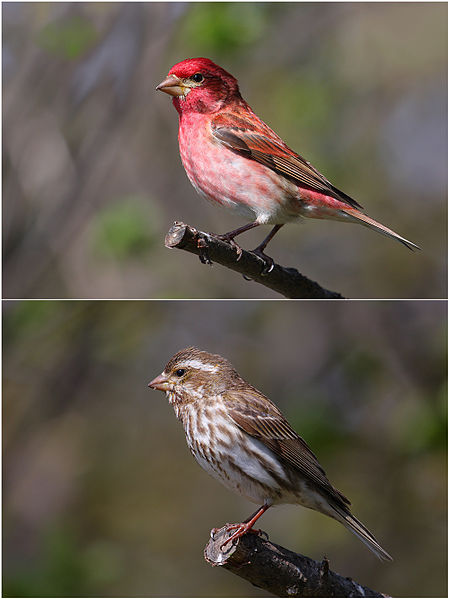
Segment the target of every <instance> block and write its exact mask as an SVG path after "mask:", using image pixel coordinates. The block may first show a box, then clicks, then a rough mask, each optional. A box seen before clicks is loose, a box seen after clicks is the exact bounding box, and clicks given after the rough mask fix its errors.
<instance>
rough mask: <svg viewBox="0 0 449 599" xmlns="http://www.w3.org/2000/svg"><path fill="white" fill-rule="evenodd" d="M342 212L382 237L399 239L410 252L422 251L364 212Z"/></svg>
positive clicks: (347, 209) (350, 210)
mask: <svg viewBox="0 0 449 599" xmlns="http://www.w3.org/2000/svg"><path fill="white" fill-rule="evenodd" d="M340 210H341V212H343V213H344V214H347V215H348V216H350V217H352V218H353V219H355V220H356V221H358V222H359V223H360V224H361V225H365V227H368V228H370V229H374V230H375V231H377V232H378V233H381V234H382V235H386V236H387V237H392V238H393V239H397V240H398V241H400V242H401V243H403V244H404V245H405V247H407V248H408V249H409V250H412V251H414V250H420V249H421V248H420V247H419V246H418V245H416V244H415V243H412V242H411V241H409V240H408V239H405V237H401V236H400V235H398V234H397V233H395V232H394V231H392V230H391V229H389V228H388V227H385V225H381V224H380V223H378V222H377V221H375V220H374V219H373V218H370V217H369V216H367V215H366V214H364V213H363V212H360V210H356V209H354V208H342V209H340Z"/></svg>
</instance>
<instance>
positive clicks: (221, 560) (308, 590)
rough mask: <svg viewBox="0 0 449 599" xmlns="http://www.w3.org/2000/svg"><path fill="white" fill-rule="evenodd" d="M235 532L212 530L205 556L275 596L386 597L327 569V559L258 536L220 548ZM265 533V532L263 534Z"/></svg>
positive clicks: (254, 535) (213, 563) (209, 560)
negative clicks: (287, 547) (318, 559)
mask: <svg viewBox="0 0 449 599" xmlns="http://www.w3.org/2000/svg"><path fill="white" fill-rule="evenodd" d="M233 532H234V531H233V530H232V531H228V530H227V527H226V526H223V528H220V529H213V530H212V531H211V538H210V539H209V542H208V543H207V545H206V547H205V549H204V557H205V559H206V561H207V562H208V563H209V564H212V566H221V567H223V568H225V569H226V570H229V571H230V572H232V573H233V574H237V576H241V577H242V578H244V579H245V580H248V581H249V582H251V583H252V584H253V585H254V586H256V587H259V588H262V589H265V590H266V591H269V592H270V593H272V594H273V595H276V596H278V597H389V595H383V594H381V593H378V592H377V591H373V590H371V589H369V588H368V587H364V586H362V585H361V584H359V583H357V582H355V581H354V580H352V579H351V578H346V577H344V576H341V575H340V574H337V573H336V572H332V570H329V562H328V560H327V559H326V558H324V559H323V561H322V562H316V561H314V560H313V559H310V558H309V557H305V556H304V555H301V554H299V553H293V551H290V550H288V549H285V548H284V547H281V546H280V545H276V544H275V543H271V542H270V541H268V539H265V538H262V536H260V535H257V534H246V535H244V536H242V537H240V539H237V540H236V541H234V542H233V543H234V544H233V543H230V544H228V545H226V546H225V547H223V549H222V545H223V543H224V542H225V541H226V539H228V538H229V537H230V536H231V535H232V533H233ZM262 534H265V533H262Z"/></svg>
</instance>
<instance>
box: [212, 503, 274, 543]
mask: <svg viewBox="0 0 449 599" xmlns="http://www.w3.org/2000/svg"><path fill="white" fill-rule="evenodd" d="M269 507H270V505H269V504H264V505H263V506H262V507H260V508H259V509H258V510H256V511H255V512H254V514H252V515H251V516H250V517H249V518H247V519H246V520H245V521H244V522H242V523H241V524H231V525H229V526H228V527H227V530H235V533H234V534H233V535H231V536H230V537H229V539H228V540H227V541H225V542H224V543H223V545H222V546H221V547H220V549H223V547H224V546H225V545H227V544H228V543H230V542H231V541H233V540H234V539H239V538H240V537H242V536H243V535H244V534H246V533H248V532H254V533H256V534H259V533H260V531H259V530H257V531H256V530H252V528H253V526H254V524H255V523H256V521H257V520H258V519H259V518H260V517H261V516H262V514H264V513H265V512H266V511H267V509H268V508H269Z"/></svg>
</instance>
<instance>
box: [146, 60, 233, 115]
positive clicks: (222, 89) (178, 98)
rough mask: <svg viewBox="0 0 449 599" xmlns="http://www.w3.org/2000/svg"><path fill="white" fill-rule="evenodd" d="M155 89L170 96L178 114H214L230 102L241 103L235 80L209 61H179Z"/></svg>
mask: <svg viewBox="0 0 449 599" xmlns="http://www.w3.org/2000/svg"><path fill="white" fill-rule="evenodd" d="M156 89H157V90H159V91H162V92H165V93H166V94H169V95H170V96H173V104H174V106H175V108H176V110H177V111H178V112H179V113H180V114H182V113H185V112H202V113H210V112H216V111H217V110H220V108H222V106H223V105H224V104H226V103H229V102H230V101H232V102H235V101H242V98H241V96H240V92H239V86H238V84H237V79H235V77H233V76H232V75H231V74H230V73H228V72H227V71H225V70H224V69H222V68H221V67H219V66H218V65H216V64H215V63H214V62H212V61H211V60H209V59H208V58H189V59H188V60H183V61H182V62H178V64H175V65H174V66H173V67H172V68H171V69H170V71H169V73H168V75H167V77H166V78H165V79H164V81H162V82H161V83H159V85H158V86H157V87H156Z"/></svg>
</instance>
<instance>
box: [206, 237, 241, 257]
mask: <svg viewBox="0 0 449 599" xmlns="http://www.w3.org/2000/svg"><path fill="white" fill-rule="evenodd" d="M213 236H214V237H215V238H216V239H219V240H220V241H226V242H227V243H229V245H230V246H231V247H232V248H233V249H235V251H236V254H237V262H238V261H239V260H240V258H241V257H242V252H243V250H242V248H241V247H240V246H239V244H238V243H237V242H236V241H234V236H233V235H230V234H227V233H225V234H224V235H218V234H217V233H213Z"/></svg>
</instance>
